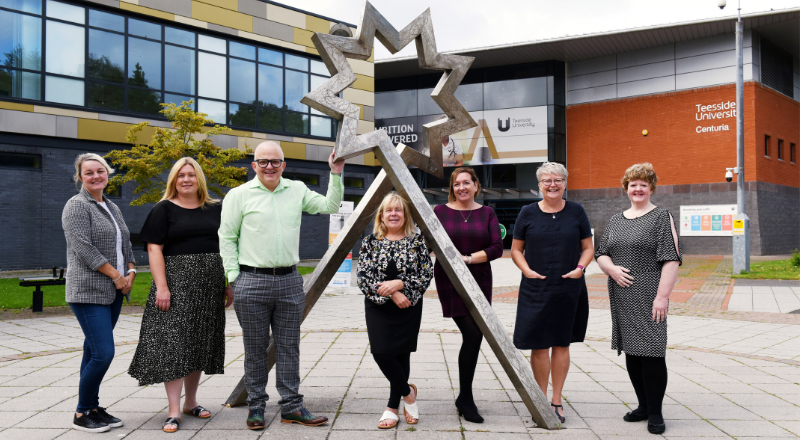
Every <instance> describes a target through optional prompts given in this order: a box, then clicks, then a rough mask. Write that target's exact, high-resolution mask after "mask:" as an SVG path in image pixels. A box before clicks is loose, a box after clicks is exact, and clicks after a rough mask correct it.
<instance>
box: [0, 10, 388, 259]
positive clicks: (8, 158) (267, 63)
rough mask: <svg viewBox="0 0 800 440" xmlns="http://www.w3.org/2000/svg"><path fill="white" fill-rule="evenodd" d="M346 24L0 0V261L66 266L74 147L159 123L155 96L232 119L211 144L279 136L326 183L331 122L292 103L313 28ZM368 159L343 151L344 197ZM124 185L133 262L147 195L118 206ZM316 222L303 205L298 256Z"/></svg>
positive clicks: (276, 13) (364, 102)
mask: <svg viewBox="0 0 800 440" xmlns="http://www.w3.org/2000/svg"><path fill="white" fill-rule="evenodd" d="M354 29H355V27H354V25H351V24H348V23H343V22H340V21H338V20H336V19H333V18H328V17H322V16H319V15H317V14H314V13H313V12H309V11H301V10H297V9H295V8H292V7H290V6H287V5H283V4H279V3H275V2H272V1H263V0H170V1H162V0H121V1H118V0H93V1H81V0H64V1H61V0H59V1H55V0H0V249H1V250H2V251H0V270H11V269H33V268H48V267H52V266H64V265H66V243H65V240H64V234H63V231H62V228H61V211H62V209H63V206H64V204H65V203H66V201H67V200H68V199H69V198H70V197H72V196H73V195H74V194H76V193H77V191H78V189H77V187H76V185H75V184H74V183H73V182H72V175H73V173H74V168H73V161H74V159H75V156H77V155H78V154H80V153H84V152H95V153H98V154H100V155H104V154H105V153H107V152H108V151H110V150H115V149H125V148H129V147H130V144H128V143H126V141H125V134H126V132H127V130H128V128H129V127H130V126H131V125H133V124H136V123H139V122H142V121H149V122H150V124H151V125H153V126H157V127H169V126H170V124H169V122H167V121H166V120H165V119H164V118H163V117H161V116H160V115H159V113H158V111H159V110H160V109H161V106H160V105H159V104H160V103H170V102H174V103H181V102H182V101H188V100H192V101H193V102H194V104H193V105H194V107H195V109H196V110H197V111H200V112H204V113H207V114H208V115H209V117H210V118H211V119H213V120H214V121H215V122H216V123H218V124H220V125H226V126H229V127H230V128H232V130H230V131H226V132H224V134H221V135H219V136H217V137H216V138H214V142H215V144H216V145H217V146H220V147H222V148H240V149H243V148H245V147H248V148H253V147H254V146H255V145H257V144H258V143H260V142H262V141H264V140H267V139H269V140H274V141H276V142H279V143H280V145H281V146H282V148H283V150H284V152H285V154H286V160H287V165H288V166H287V169H286V172H285V176H286V177H288V178H292V179H299V180H302V181H304V182H305V183H306V184H307V185H308V186H309V188H311V189H312V190H315V191H318V192H321V193H325V192H326V190H327V185H328V175H329V174H328V173H329V169H328V164H327V157H328V156H329V155H330V153H331V152H332V151H333V145H334V142H333V141H334V137H335V133H336V121H334V120H332V119H330V118H328V117H327V116H325V115H323V114H322V113H319V112H317V111H316V110H313V109H310V108H309V107H307V106H305V105H303V104H301V103H300V102H299V101H300V99H301V98H302V97H303V96H304V95H305V94H306V93H308V91H309V90H310V89H312V88H314V87H316V86H318V85H319V84H321V83H322V82H323V81H325V80H326V79H327V78H328V77H329V74H328V71H327V69H326V68H325V66H324V64H323V63H322V62H321V59H320V57H319V56H318V53H317V51H316V50H315V49H314V46H313V44H312V42H311V36H312V35H313V33H315V32H326V33H335V34H338V35H345V36H352V34H353V31H354ZM351 65H352V66H353V70H354V71H355V72H356V74H357V75H358V80H357V81H356V83H355V84H354V85H353V86H352V87H351V88H348V89H347V90H345V91H344V92H343V96H344V98H345V99H347V100H349V101H351V102H353V103H356V104H358V105H359V106H360V107H361V109H362V111H361V115H360V120H359V133H365V132H368V131H371V130H373V129H374V122H373V119H374V118H373V117H374V64H373V59H372V58H371V59H369V60H367V61H359V60H351ZM151 135H152V131H147V130H146V131H145V132H144V136H142V137H140V141H141V142H148V140H149V136H151ZM245 162H247V161H245ZM241 165H242V166H247V167H249V164H248V163H242V164H241ZM374 165H375V160H374V157H373V156H372V155H367V156H361V157H357V158H354V159H352V160H349V161H348V165H347V166H346V168H345V187H346V188H345V200H350V201H356V202H357V201H358V200H359V199H360V197H361V195H363V194H364V192H365V191H366V188H367V187H368V186H369V185H370V184H371V183H372V179H373V176H374V175H375V174H376V171H375V167H374ZM252 177H253V173H252V170H250V178H252ZM133 188H134V185H126V186H124V187H123V188H122V189H121V191H119V192H118V193H116V194H111V195H110V197H112V200H114V202H115V203H116V204H117V205H118V206H119V207H120V208H121V210H122V213H123V215H124V217H125V220H126V223H127V225H128V227H129V229H130V230H131V233H132V238H133V241H134V248H135V249H136V252H137V260H138V261H139V262H140V263H142V264H146V263H147V254H146V252H144V251H143V250H142V246H141V243H139V242H138V240H137V235H138V231H139V230H140V228H141V226H142V224H143V222H144V220H145V218H146V216H147V214H148V213H149V211H150V208H151V206H142V207H133V206H130V202H131V200H133V199H134V198H135V195H134V193H133ZM328 223H329V220H328V216H327V215H314V216H310V215H305V214H304V218H303V223H302V236H303V238H304V239H303V240H302V241H301V247H300V256H301V258H320V257H321V256H322V254H323V253H324V252H325V250H326V249H327V241H328V240H327V237H328Z"/></svg>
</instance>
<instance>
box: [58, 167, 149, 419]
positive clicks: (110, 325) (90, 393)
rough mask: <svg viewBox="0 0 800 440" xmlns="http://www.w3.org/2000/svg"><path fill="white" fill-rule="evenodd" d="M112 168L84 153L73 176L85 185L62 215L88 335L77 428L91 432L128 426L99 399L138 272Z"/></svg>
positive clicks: (71, 299)
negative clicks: (112, 194)
mask: <svg viewBox="0 0 800 440" xmlns="http://www.w3.org/2000/svg"><path fill="white" fill-rule="evenodd" d="M111 172H112V170H111V168H110V167H109V166H108V163H106V161H105V160H104V159H103V158H102V157H100V156H98V155H97V154H94V153H86V154H81V155H79V156H78V157H77V158H76V159H75V176H74V179H75V182H76V183H77V182H80V183H81V184H82V187H81V190H80V192H79V193H78V194H77V195H75V196H74V197H72V198H71V199H69V201H68V202H67V204H66V205H65V206H64V212H63V213H62V215H61V224H62V226H63V228H64V235H65V236H66V239H67V286H66V301H67V303H69V306H70V307H71V308H72V311H73V312H74V313H75V317H76V318H77V319H78V322H79V323H80V325H81V329H82V330H83V334H84V336H85V337H86V339H85V340H84V343H83V360H82V361H81V370H80V371H81V375H80V385H79V387H78V407H77V410H76V412H75V416H74V417H73V419H72V427H73V428H74V429H78V430H81V431H86V432H105V431H108V430H109V429H111V428H117V427H120V426H122V425H123V423H122V420H120V419H118V418H116V417H114V416H112V415H110V414H108V413H107V412H106V410H105V409H104V408H103V407H101V406H100V398H99V393H100V383H101V382H102V381H103V377H104V376H105V374H106V371H108V367H109V366H110V365H111V361H112V360H113V359H114V334H113V330H114V325H116V323H117V318H119V313H120V310H121V309H122V297H123V295H125V294H127V293H129V292H130V291H131V287H132V286H133V280H134V278H135V277H136V269H134V265H135V264H136V262H135V261H134V259H133V251H132V249H131V241H130V233H129V232H128V227H127V226H126V225H125V221H124V220H123V219H122V213H121V212H120V210H119V208H117V206H116V205H114V204H113V203H112V202H111V201H110V200H108V198H106V197H105V196H104V195H103V190H104V189H105V187H106V185H108V175H109V174H110V173H111Z"/></svg>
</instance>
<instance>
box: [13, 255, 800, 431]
mask: <svg viewBox="0 0 800 440" xmlns="http://www.w3.org/2000/svg"><path fill="white" fill-rule="evenodd" d="M509 262H510V260H508V259H501V260H498V261H497V262H496V263H495V274H496V279H495V285H496V286H498V288H497V289H496V290H498V291H503V290H505V293H497V295H496V296H495V299H496V300H495V302H494V309H495V311H496V313H497V314H498V316H499V318H500V319H501V321H502V322H503V323H504V324H505V326H506V329H507V330H508V331H509V332H510V333H511V332H513V327H514V322H515V319H516V304H515V302H514V301H513V295H511V296H507V295H506V294H507V293H513V290H509V289H512V288H513V287H514V284H516V283H518V280H519V274H518V273H516V274H515V273H514V268H513V264H511V265H510V266H509ZM717 265H719V264H717ZM591 270H595V269H593V268H591ZM695 270H701V269H695ZM711 270H712V271H713V270H714V269H711ZM688 273H691V271H689V272H688ZM594 276H597V275H594ZM701 287H702V286H701ZM432 288H433V287H432ZM698 290H699V288H698ZM504 295H506V296H504ZM590 295H595V294H591V293H590ZM606 306H607V299H603V298H602V297H601V296H595V298H594V299H593V300H592V307H593V308H592V309H591V313H590V320H589V328H588V332H587V340H586V342H584V343H579V344H573V346H572V348H571V354H572V364H571V368H570V373H569V377H568V379H567V384H566V387H565V390H564V393H563V394H564V398H565V402H566V417H567V422H566V424H565V428H566V429H564V430H561V431H558V432H553V431H546V430H543V429H540V428H537V427H536V426H535V424H533V423H532V422H531V418H530V415H529V413H528V412H527V409H526V408H525V407H524V405H522V403H521V402H520V398H519V396H518V395H517V393H516V391H515V390H514V388H513V386H512V385H511V384H510V381H509V380H508V378H507V376H506V374H505V372H504V371H503V369H502V367H501V366H500V364H499V363H498V362H497V359H496V358H495V356H494V354H493V353H492V351H491V350H490V349H489V347H488V345H486V344H484V346H483V350H482V355H481V358H480V360H479V365H478V370H477V374H476V379H475V384H474V389H475V396H476V400H477V404H478V407H479V408H480V409H481V413H482V414H483V415H484V417H485V418H486V423H484V424H473V423H470V422H467V421H465V420H463V419H462V418H460V417H459V416H458V415H457V414H456V410H455V406H454V404H453V399H454V398H455V396H456V395H457V393H458V364H457V358H458V347H459V345H460V335H459V334H458V333H457V328H456V326H455V325H454V323H453V321H452V320H449V319H443V318H442V317H441V307H440V306H439V302H438V301H437V300H436V299H435V296H433V295H426V299H425V300H424V309H423V310H424V312H423V323H422V332H421V334H420V338H419V350H418V351H417V352H416V353H415V354H414V355H412V373H411V376H412V377H411V382H412V383H415V384H416V385H417V386H418V387H419V394H420V396H419V401H420V409H421V421H420V423H419V424H417V425H415V426H409V425H406V424H405V423H400V424H399V425H398V428H396V429H393V430H389V431H379V430H377V429H376V427H375V425H376V424H377V421H378V418H379V415H380V414H381V412H382V411H383V409H384V405H385V400H386V398H387V395H388V383H387V382H386V380H385V379H384V378H383V377H382V375H381V373H380V371H379V370H378V369H377V366H376V365H375V363H374V361H373V360H372V357H371V356H370V354H369V347H368V341H367V335H366V328H365V324H364V319H363V297H362V296H360V295H359V294H358V293H357V289H355V288H351V289H337V290H333V289H329V290H328V291H327V292H326V293H325V294H324V295H323V297H322V298H321V299H320V300H319V302H318V303H317V305H316V307H315V308H314V310H313V311H312V313H311V315H310V316H309V318H308V319H307V320H306V322H305V323H304V324H303V326H302V330H303V339H302V343H301V375H302V377H303V382H302V388H301V390H302V392H303V393H304V394H305V396H306V404H307V406H308V407H309V409H310V410H311V411H313V412H315V413H320V414H325V415H327V416H328V417H330V418H331V423H329V424H328V425H326V426H324V427H320V428H305V427H300V426H288V425H283V424H281V423H280V420H279V419H278V418H277V417H278V408H277V406H276V404H275V403H274V402H276V401H277V399H278V394H277V392H276V390H275V388H274V372H273V374H272V375H271V378H270V386H269V388H268V391H269V394H270V396H272V399H273V400H271V401H270V403H269V404H268V406H267V416H268V420H269V426H268V427H267V429H266V430H265V431H263V432H252V431H248V430H247V429H245V424H244V419H245V418H246V414H247V410H246V408H225V407H221V406H218V405H219V404H221V403H222V402H224V401H225V399H226V398H227V396H228V395H229V393H230V392H231V390H232V388H233V386H234V385H235V384H236V383H237V382H238V381H239V378H240V377H241V375H242V374H243V356H242V352H243V347H242V340H241V328H240V327H239V326H238V322H237V321H236V318H235V314H234V313H233V312H232V311H228V312H227V314H226V319H227V326H226V334H227V342H226V353H227V354H226V368H225V373H226V374H224V375H216V376H206V377H204V379H203V385H202V386H201V388H200V393H199V394H200V395H199V400H200V402H201V404H203V405H205V406H206V407H208V408H210V409H211V410H212V413H213V417H212V418H210V419H207V420H199V419H194V418H191V417H187V416H184V419H183V423H182V425H181V430H180V431H179V432H178V433H177V434H172V435H167V434H164V433H162V432H161V431H160V428H161V424H162V423H163V420H164V419H165V418H166V413H165V408H166V406H167V401H166V398H165V395H164V390H163V387H162V386H149V387H139V386H137V384H136V381H135V380H133V379H132V378H130V376H128V374H127V372H126V370H127V368H128V365H129V364H130V360H131V358H132V356H133V351H134V350H135V347H136V345H135V344H136V339H137V338H138V331H139V325H140V322H141V308H135V307H130V308H126V309H125V312H124V314H123V315H122V316H121V318H120V321H119V324H118V326H117V329H116V330H115V337H116V340H117V342H118V347H117V355H116V358H115V361H114V363H113V364H112V366H111V369H110V371H109V373H108V375H107V376H106V381H105V382H104V384H103V386H102V388H101V404H102V405H104V406H107V407H108V408H109V411H110V412H112V413H113V414H115V415H118V416H120V417H121V418H123V419H124V421H125V423H126V425H125V426H124V427H123V428H118V429H114V430H112V431H110V432H108V433H105V434H100V435H91V434H86V433H82V432H77V431H73V430H71V429H70V425H71V418H72V411H73V410H74V407H75V404H76V400H77V397H76V396H77V384H78V373H77V372H78V367H79V365H80V354H81V353H80V347H81V345H82V341H83V336H82V333H81V331H80V327H79V326H78V323H77V322H76V321H75V319H74V318H73V317H72V316H71V315H70V314H68V313H62V314H58V313H51V314H49V315H45V316H42V317H36V318H26V319H9V316H12V317H13V315H9V314H2V315H0V319H2V321H0V440H2V439H53V438H58V439H70V438H95V437H97V438H112V437H113V438H123V437H124V438H128V439H140V438H147V439H148V440H149V439H152V438H153V437H154V436H158V437H163V438H171V439H189V438H192V439H225V438H257V437H260V438H263V439H270V438H273V439H284V438H286V439H328V440H336V439H347V440H353V439H362V438H365V439H371V438H377V439H384V438H386V439H410V438H418V439H464V440H468V439H469V440H471V439H534V440H536V439H544V438H545V437H543V436H545V435H554V436H556V437H561V438H570V439H572V438H575V439H584V438H586V439H590V438H591V439H598V438H601V439H605V438H615V439H626V438H627V439H634V438H650V435H649V434H648V433H647V431H646V425H645V424H643V423H635V424H633V423H625V422H623V421H622V420H621V417H622V415H623V414H624V413H625V412H627V411H629V410H630V409H631V408H632V407H635V395H634V393H633V390H632V389H631V386H630V383H629V381H628V377H627V373H626V372H625V369H624V356H620V357H618V356H617V355H616V352H614V351H612V350H611V349H610V343H609V342H608V340H609V337H610V315H609V312H608V310H607V307H606ZM674 306H675V308H674V309H673V310H674V311H677V313H674V314H673V315H672V316H670V318H669V323H670V324H669V347H670V349H669V350H668V353H667V365H668V368H669V374H670V379H669V385H668V388H667V397H666V399H665V407H664V416H665V419H666V420H667V432H666V433H665V435H664V436H663V437H666V438H682V439H685V438H699V437H720V438H742V439H746V438H762V439H765V438H797V437H800V320H792V319H793V318H800V317H798V316H796V315H785V314H783V315H782V314H777V313H755V312H726V311H722V310H718V311H716V312H714V313H717V314H718V316H721V317H723V319H719V318H709V317H704V316H699V315H698V314H699V313H709V312H708V311H707V310H704V309H699V310H698V309H693V308H691V304H690V303H688V302H684V303H675V304H674ZM687 310H694V311H695V315H691V314H683V313H681V312H685V311H687ZM773 316H777V317H784V318H783V319H789V321H781V320H774V319H771V317H773ZM733 317H736V319H733ZM526 354H528V353H526ZM548 438H550V437H548Z"/></svg>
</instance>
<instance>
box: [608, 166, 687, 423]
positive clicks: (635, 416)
mask: <svg viewBox="0 0 800 440" xmlns="http://www.w3.org/2000/svg"><path fill="white" fill-rule="evenodd" d="M657 181H658V177H656V173H655V171H654V170H653V166H652V165H650V164H649V163H642V164H636V165H633V166H631V167H630V168H628V169H627V170H626V171H625V176H624V177H623V178H622V186H623V188H625V190H626V191H627V193H628V198H630V200H631V208H630V209H628V210H627V211H625V212H623V213H620V214H617V215H615V216H613V217H611V219H610V220H609V221H608V225H607V226H606V230H605V232H604V233H603V238H602V239H601V241H600V246H599V247H598V249H597V252H596V253H595V258H596V259H597V263H598V264H599V265H600V268H601V269H602V270H603V272H605V273H606V275H608V296H609V299H610V300H611V301H610V302H611V323H612V328H611V348H613V349H616V350H617V354H620V353H621V352H623V351H624V352H625V365H626V367H627V369H628V375H629V376H630V379H631V383H632V384H633V389H634V391H636V397H637V399H638V400H639V407H638V408H636V409H635V410H633V411H631V412H629V413H628V414H626V415H625V416H624V417H623V419H624V420H625V421H626V422H638V421H643V420H647V421H648V422H647V430H648V431H650V432H651V433H653V434H660V433H662V432H664V431H665V429H666V427H665V425H664V418H663V416H662V415H661V403H662V401H663V400H664V393H665V391H666V389H667V364H666V362H665V356H666V351H667V308H668V305H669V295H670V293H672V288H673V287H674V286H675V281H676V279H677V276H678V266H680V264H681V251H680V242H679V240H678V234H677V233H676V231H675V224H674V222H673V219H672V215H671V214H670V213H669V211H667V210H666V209H663V208H659V207H657V206H655V205H653V204H652V203H651V202H650V195H651V194H652V193H653V192H655V189H656V182H657Z"/></svg>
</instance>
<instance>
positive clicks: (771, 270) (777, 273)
mask: <svg viewBox="0 0 800 440" xmlns="http://www.w3.org/2000/svg"><path fill="white" fill-rule="evenodd" d="M733 278H738V279H749V280H800V267H797V266H792V263H791V260H773V261H760V262H758V263H752V262H751V263H750V273H745V274H734V275H733Z"/></svg>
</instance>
